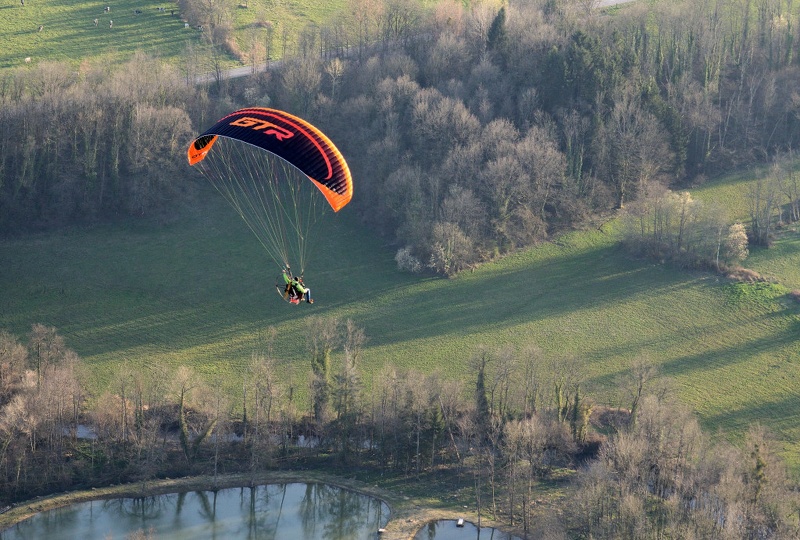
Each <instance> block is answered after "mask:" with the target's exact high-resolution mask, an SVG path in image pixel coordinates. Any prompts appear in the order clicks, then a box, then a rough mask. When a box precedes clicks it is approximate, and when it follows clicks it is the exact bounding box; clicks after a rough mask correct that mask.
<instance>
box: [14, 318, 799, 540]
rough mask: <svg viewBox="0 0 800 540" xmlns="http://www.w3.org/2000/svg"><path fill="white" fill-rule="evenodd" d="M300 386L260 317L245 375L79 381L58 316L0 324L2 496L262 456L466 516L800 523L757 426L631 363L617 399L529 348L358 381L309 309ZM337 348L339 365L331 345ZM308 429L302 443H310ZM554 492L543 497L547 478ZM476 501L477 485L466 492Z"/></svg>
mask: <svg viewBox="0 0 800 540" xmlns="http://www.w3.org/2000/svg"><path fill="white" fill-rule="evenodd" d="M307 324H308V328H309V329H314V331H311V332H308V333H307V336H308V339H307V341H306V347H307V351H308V358H309V360H310V362H309V365H308V368H307V373H308V377H307V381H308V385H309V390H310V391H309V395H310V401H309V402H307V403H302V402H298V400H297V399H296V398H295V397H294V394H295V389H294V388H292V387H290V386H288V385H287V384H286V383H284V382H282V381H281V380H280V377H278V376H277V373H276V368H275V361H276V359H275V358H274V356H273V355H272V353H271V350H272V348H273V345H274V343H275V340H277V339H281V336H277V335H276V332H275V331H274V329H268V330H267V331H266V332H265V335H264V339H263V348H261V349H260V350H257V351H253V355H252V358H251V362H250V365H249V368H248V369H247V371H246V372H245V373H243V374H242V378H241V380H240V381H234V382H233V386H238V387H239V388H240V391H239V392H233V391H231V386H232V385H231V381H227V382H226V384H223V383H222V381H206V380H203V378H202V377H200V376H199V375H198V374H197V373H195V372H194V371H193V370H192V369H191V368H190V367H188V366H181V367H179V368H178V369H177V371H176V372H167V371H166V370H165V369H163V368H160V367H159V366H158V365H157V364H154V365H152V366H150V367H148V368H145V369H128V368H122V369H120V370H119V371H118V372H117V373H116V374H115V375H114V377H113V381H112V383H111V384H110V385H109V387H108V389H107V390H106V391H104V392H103V393H102V394H100V395H94V396H92V395H89V392H88V389H87V388H86V387H85V385H84V384H83V383H82V382H81V380H82V378H83V377H82V373H81V371H82V369H83V368H82V365H81V360H80V358H79V357H78V355H77V354H75V352H74V351H71V350H70V349H69V348H68V347H66V345H65V342H64V339H63V337H61V336H60V335H59V333H58V331H57V330H56V329H55V328H52V327H47V326H45V325H41V324H35V325H33V326H32V328H31V331H30V332H29V334H28V335H27V336H25V338H23V339H19V338H18V337H16V336H13V335H11V334H9V333H8V332H0V407H2V412H3V414H2V415H0V445H2V446H1V448H2V453H1V454H0V496H2V501H3V502H4V503H5V504H9V503H13V502H15V501H18V500H24V499H26V498H31V497H33V496H35V495H40V494H46V493H52V492H56V491H61V490H64V489H74V488H76V487H78V488H80V487H88V486H93V485H107V484H118V483H123V482H146V481H147V480H151V479H157V478H176V477H182V476H186V475H198V474H205V475H209V476H213V477H216V476H217V475H221V474H226V473H233V472H237V473H248V472H250V473H256V472H259V471H263V470H269V469H275V468H306V467H315V466H317V467H327V468H330V467H331V466H339V467H343V468H344V469H346V470H349V471H353V470H361V471H363V470H369V469H374V470H376V471H381V473H382V475H383V474H385V475H387V477H390V476H392V475H399V476H401V477H404V478H408V479H412V480H416V481H417V482H419V483H421V484H422V485H424V484H425V483H427V482H430V481H431V479H432V478H436V477H446V478H449V480H448V481H449V482H451V483H452V485H454V486H463V485H466V487H467V489H468V490H469V491H470V492H471V493H474V498H473V501H474V504H475V506H476V509H477V512H478V513H479V514H480V513H483V514H484V515H485V516H489V517H492V518H493V519H495V520H500V521H502V522H504V523H507V524H508V525H509V526H511V527H516V528H517V530H519V531H521V532H522V533H523V534H526V535H532V536H533V537H535V538H554V539H555V538H567V537H570V538H589V537H591V538H653V537H679V538H794V537H796V535H797V534H798V532H799V529H798V525H799V523H798V517H800V516H799V515H798V512H799V511H800V499H798V496H797V492H796V490H795V486H794V484H793V483H792V482H791V481H790V479H789V476H788V475H787V471H786V468H785V466H784V464H783V463H782V462H781V460H780V459H779V458H778V457H777V455H776V452H775V449H776V448H775V443H774V441H773V440H772V439H771V438H770V436H769V434H768V433H767V432H766V431H765V430H764V429H763V428H761V427H759V426H753V427H752V428H751V429H750V430H749V432H748V434H747V436H746V438H745V440H744V441H743V442H742V444H740V445H737V446H734V445H731V444H729V443H727V442H725V441H712V439H711V438H710V437H709V436H708V435H706V434H704V433H703V432H702V430H701V429H700V427H699V425H698V423H697V420H696V419H695V418H694V416H693V415H692V414H691V412H690V411H688V410H687V409H686V408H685V407H684V406H682V405H680V404H679V403H677V402H676V401H675V400H674V399H673V398H670V397H669V396H670V395H671V392H670V391H669V387H668V383H667V381H666V379H664V378H662V377H661V376H659V374H658V371H657V369H656V368H655V367H654V366H653V365H651V364H650V363H649V362H648V361H647V360H646V359H644V358H637V359H635V360H634V361H632V362H631V365H630V369H629V372H628V373H627V374H626V375H625V376H624V377H623V378H622V379H620V381H619V387H620V388H619V391H620V392H621V393H622V394H623V395H625V396H627V398H626V399H627V400H628V407H626V408H622V409H611V408H608V407H602V406H600V405H598V404H596V403H594V402H593V400H592V399H591V397H590V396H585V395H583V394H582V392H581V381H580V378H579V375H577V374H578V371H577V370H575V369H572V367H571V366H570V365H569V364H564V363H563V362H555V361H553V360H552V359H549V358H547V357H546V356H545V355H543V354H542V353H541V351H539V350H538V349H537V348H536V347H535V346H530V347H527V348H526V349H524V350H513V349H512V348H508V347H500V348H496V349H491V348H480V349H479V350H476V351H475V352H474V354H473V357H472V358H471V359H470V360H469V365H470V366H471V370H470V373H469V374H466V375H465V377H463V378H462V379H459V380H453V379H443V378H442V377H441V376H440V375H439V374H438V373H436V372H434V373H421V372H418V371H415V370H409V371H399V370H397V369H396V368H394V367H393V366H392V365H386V366H384V368H383V370H382V373H381V374H380V375H381V376H380V378H379V381H380V382H379V383H377V385H376V386H375V387H374V388H372V390H371V391H369V392H368V391H366V389H365V385H364V382H363V377H362V374H361V370H360V356H361V354H362V351H363V345H364V343H365V341H366V339H367V336H366V335H365V333H364V331H363V329H361V328H359V327H358V326H357V325H355V324H354V323H353V322H352V321H350V320H347V321H340V320H338V319H335V318H327V319H326V318H319V317H312V318H310V319H309V320H308V321H307ZM334 358H336V360H334ZM309 441H310V442H309ZM548 483H550V485H553V484H555V485H560V486H561V487H562V488H563V489H565V490H566V493H565V495H563V496H562V497H561V498H559V500H557V501H548V502H546V503H545V502H543V501H542V499H541V497H542V494H541V493H542V492H541V490H542V487H543V485H548ZM471 498H472V497H471Z"/></svg>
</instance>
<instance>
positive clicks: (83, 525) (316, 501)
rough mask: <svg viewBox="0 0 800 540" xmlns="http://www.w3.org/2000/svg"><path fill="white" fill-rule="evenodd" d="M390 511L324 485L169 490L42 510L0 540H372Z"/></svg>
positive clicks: (375, 502) (373, 501) (371, 500)
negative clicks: (147, 539) (132, 538)
mask: <svg viewBox="0 0 800 540" xmlns="http://www.w3.org/2000/svg"><path fill="white" fill-rule="evenodd" d="M388 519H389V507H388V506H387V505H386V504H385V503H383V502H382V501H380V500H378V499H374V498H372V497H369V496H366V495H361V494H360V493H356V492H353V491H348V490H346V489H342V488H339V487H336V486H331V485H327V484H304V483H290V484H270V485H264V486H256V487H253V488H249V487H248V488H227V489H221V490H219V491H216V492H214V491H195V492H188V493H171V494H168V495H157V496H153V497H142V498H123V499H110V500H99V501H90V502H85V503H78V504H74V505H71V506H66V507H64V508H58V509H55V510H49V511H46V512H41V513H39V514H37V515H35V516H33V517H32V518H30V519H28V520H25V521H23V522H22V523H19V524H17V525H15V526H13V527H11V528H9V529H7V530H5V531H3V532H0V540H22V539H25V540H27V539H31V540H33V539H36V540H60V539H64V540H72V539H74V538H100V539H104V540H105V539H111V540H117V539H120V540H123V539H125V538H126V537H127V536H128V535H131V534H133V533H136V532H138V531H142V532H144V533H146V534H149V535H150V536H151V537H153V538H158V539H159V540H166V539H169V540H190V539H191V540H195V539H204V538H208V539H219V540H222V539H225V540H227V539H255V538H258V539H262V538H263V539H277V538H308V539H320V540H350V539H360V538H364V539H367V538H369V539H374V538H375V537H376V536H377V534H376V533H377V530H378V529H379V528H381V527H384V526H385V525H386V522H387V521H388Z"/></svg>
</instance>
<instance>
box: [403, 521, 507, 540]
mask: <svg viewBox="0 0 800 540" xmlns="http://www.w3.org/2000/svg"><path fill="white" fill-rule="evenodd" d="M414 540H522V539H521V538H520V537H519V536H514V535H512V534H509V533H506V532H503V531H500V530H498V529H494V528H492V527H481V528H480V529H478V527H477V525H474V524H473V523H470V522H468V521H466V522H464V524H463V525H462V526H459V525H458V522H457V521H455V520H452V519H443V520H440V521H434V522H433V523H428V524H427V525H425V526H424V527H422V529H420V530H419V532H418V533H417V535H416V536H414Z"/></svg>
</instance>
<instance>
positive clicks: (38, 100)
mask: <svg viewBox="0 0 800 540" xmlns="http://www.w3.org/2000/svg"><path fill="white" fill-rule="evenodd" d="M214 5H215V6H218V8H217V9H216V10H207V11H205V12H203V13H195V12H192V11H191V10H189V13H188V14H189V16H191V17H195V22H198V23H199V24H201V25H202V24H206V25H208V27H209V28H210V29H211V30H209V31H208V34H207V40H206V41H207V45H206V49H205V50H202V51H200V50H191V49H187V53H186V54H187V62H186V65H187V66H192V67H191V68H186V69H183V70H181V69H179V68H177V67H174V66H167V65H164V64H162V63H160V62H158V60H157V59H155V58H148V57H146V56H144V55H137V56H136V57H135V58H133V59H132V60H131V61H130V62H129V63H128V64H126V65H123V66H118V67H113V66H104V65H91V64H86V65H82V66H81V68H80V70H78V71H77V72H76V71H72V70H70V69H69V68H68V67H67V66H65V65H63V64H51V63H42V64H39V65H37V66H34V67H25V68H21V69H18V70H8V71H5V72H3V73H2V74H0V103H2V109H1V110H0V115H2V116H1V117H0V156H2V157H0V160H2V161H0V231H4V232H6V233H8V232H14V231H24V230H35V229H41V228H48V227H56V226H60V225H63V224H71V223H91V222H93V221H97V220H113V219H123V218H126V217H129V216H144V215H149V216H155V217H157V218H159V219H169V216H170V215H171V214H174V213H175V212H176V208H177V206H178V205H179V204H180V203H181V202H182V201H183V202H186V201H191V197H190V194H189V193H187V192H190V191H191V186H192V182H193V181H195V180H194V177H193V175H192V173H191V171H190V170H189V168H188V167H187V166H186V165H185V160H184V159H185V158H184V156H183V153H184V152H185V148H184V147H185V145H186V144H187V141H188V140H189V139H190V137H191V134H192V133H197V132H200V131H202V130H203V129H204V128H205V127H206V126H208V125H209V124H211V123H213V121H214V119H216V118H218V117H219V116H221V115H222V114H224V113H226V112H229V111H230V110H232V109H233V108H234V107H237V106H245V105H259V106H270V107H275V108H282V109H285V110H290V111H292V112H293V113H295V114H297V115H299V116H301V117H305V118H308V119H310V120H311V121H312V122H314V123H316V124H317V125H319V126H321V127H322V128H323V130H324V131H326V133H329V134H330V135H331V137H332V138H333V139H334V140H336V141H338V145H339V146H340V147H341V148H342V150H343V153H344V155H345V156H346V158H347V159H348V162H349V163H350V166H351V169H352V170H353V172H354V177H355V178H356V193H357V196H356V198H355V200H354V207H355V209H356V211H357V212H358V213H359V214H360V215H361V217H362V218H363V220H364V223H365V224H366V225H368V226H369V227H371V228H372V229H373V230H375V231H376V233H377V234H381V235H383V236H385V237H386V238H387V239H388V240H389V241H390V242H392V243H394V244H395V245H396V246H397V258H398V264H399V265H400V266H401V267H402V268H405V269H408V270H411V271H421V270H432V271H435V272H437V273H441V274H445V275H452V274H455V273H457V272H458V271H460V270H462V269H465V268H470V267H472V266H474V265H475V264H478V263H480V262H481V261H485V260H490V259H492V258H494V257H496V256H499V255H502V254H504V253H508V252H510V251H512V250H514V249H516V248H519V247H524V246H529V245H533V244H536V243H538V242H541V241H543V240H545V239H547V238H548V237H549V236H551V235H553V234H554V233H556V232H557V231H561V230H566V229H569V228H574V227H579V226H581V224H584V223H586V222H587V221H588V220H591V219H597V218H598V217H600V216H604V215H607V214H608V213H609V212H614V211H616V210H619V209H626V208H627V209H630V208H631V207H632V206H633V209H632V211H633V212H645V215H648V216H649V215H650V214H647V212H649V211H650V210H648V208H652V207H654V206H657V207H659V208H661V209H663V208H672V207H673V206H674V205H664V204H659V203H658V202H657V201H658V200H659V198H660V197H663V194H664V189H665V188H667V189H669V190H671V191H674V192H679V191H680V190H681V189H682V188H686V187H689V186H697V185H699V184H702V182H704V180H705V179H707V178H710V177H713V176H715V175H719V174H721V173H723V172H725V171H730V170H734V169H737V168H741V167H745V166H751V165H754V164H762V163H774V164H775V167H774V168H775V171H776V172H775V174H774V175H771V181H770V182H767V183H765V185H764V189H763V190H760V191H759V193H757V194H753V209H752V211H751V217H752V218H753V219H752V220H751V221H752V223H751V225H750V228H749V230H748V231H747V234H748V237H749V239H750V241H751V242H754V243H756V244H762V245H768V244H769V241H770V235H771V233H772V229H773V227H774V224H775V223H776V222H791V221H795V220H797V218H798V217H800V212H799V211H798V207H799V205H798V200H800V184H799V183H798V179H797V178H796V175H794V173H793V172H792V171H793V167H792V164H793V163H794V156H793V153H792V149H793V147H794V146H795V145H796V140H797V138H798V136H800V131H799V129H798V114H799V113H800V98H798V94H797V90H796V88H797V87H798V84H797V82H798V81H797V80H798V77H799V76H800V74H799V73H798V59H797V58H798V55H797V54H795V50H796V49H797V47H798V43H800V40H798V39H796V34H797V32H798V30H797V28H796V27H795V25H793V24H792V20H793V17H794V16H795V15H796V13H794V12H793V11H792V10H793V9H794V8H793V6H792V4H791V3H789V4H785V3H783V2H780V1H770V0H759V1H758V2H754V1H753V0H737V1H735V2H724V3H723V2H718V1H715V0H705V1H703V2H701V3H687V2H658V3H655V4H651V3H646V2H639V3H634V4H632V5H628V6H626V7H624V8H623V9H618V10H615V11H613V12H612V13H611V14H608V13H605V12H601V11H598V10H595V9H591V8H592V5H591V3H583V2H574V3H571V2H566V3H555V2H549V1H525V2H514V3H513V5H512V6H508V7H502V8H501V9H499V10H498V9H497V7H495V6H493V5H489V4H481V3H476V4H470V5H469V6H468V7H465V6H464V5H463V4H462V3H458V2H450V1H443V2H437V3H436V4H435V7H433V8H426V9H423V8H422V7H420V6H419V5H418V4H417V3H415V2H409V1H400V0H392V1H389V2H385V3H382V2H375V1H370V0H354V1H353V3H352V10H351V12H350V14H349V15H347V16H345V15H343V16H342V17H340V18H339V19H336V20H335V21H332V22H331V23H330V24H329V25H328V26H323V27H311V28H308V29H306V31H305V33H304V34H303V35H301V36H300V37H299V39H298V40H297V41H298V46H297V48H296V50H295V51H291V53H292V54H288V53H287V55H288V56H289V58H290V59H287V61H285V62H284V63H282V64H280V65H275V66H273V67H272V69H269V70H267V71H265V72H260V73H255V74H253V75H252V76H251V77H248V78H246V80H238V79H234V80H226V79H225V78H224V77H222V72H221V71H220V69H221V68H220V66H219V63H218V60H219V58H220V56H221V55H222V54H223V52H225V51H228V52H230V51H231V50H232V51H233V52H234V53H235V54H237V55H239V56H240V57H241V58H242V60H243V61H245V60H246V61H248V62H250V63H252V65H253V66H255V65H257V64H261V63H263V62H266V61H267V56H266V55H267V54H268V52H269V51H271V50H274V49H275V48H281V41H283V48H285V37H284V38H281V36H279V35H277V34H276V32H274V29H271V27H269V25H265V26H264V28H261V27H260V26H258V27H257V28H256V29H255V30H256V31H260V30H263V34H259V39H255V38H254V39H253V40H252V41H251V42H250V43H251V47H250V49H249V50H242V47H240V46H235V45H231V43H232V39H231V37H230V29H229V25H230V23H229V19H228V18H226V17H225V12H224V7H225V6H226V5H227V4H225V3H222V2H217V3H214ZM187 9H188V8H187ZM688 12H691V13H692V16H691V17H686V16H685V14H686V13H688ZM212 15H213V16H212ZM203 58H209V59H210V60H207V61H203V60H202V59H203ZM199 66H202V68H201V67H199ZM201 71H213V72H214V73H215V74H216V75H217V78H216V82H215V83H212V84H211V85H210V86H207V87H202V86H196V85H194V84H193V83H192V81H193V80H194V77H195V76H196V75H197V73H198V72H201ZM187 83H188V84H187ZM180 179H183V180H180ZM643 201H644V202H643ZM653 201H656V202H653ZM636 202H639V203H640V204H639V205H638V206H636V205H635V204H634V203H636ZM642 208H644V210H643V209H642ZM685 209H686V208H685V207H684V208H683V210H685ZM675 211H676V212H680V211H681V209H680V208H678V210H675ZM695 214H697V212H695ZM669 221H672V222H675V221H677V219H672V220H669ZM697 222H698V225H697V227H696V230H693V231H692V234H691V235H689V236H692V235H694V237H696V238H697V239H698V240H707V241H706V242H699V243H698V244H692V245H687V244H685V243H681V242H678V243H677V244H676V243H675V242H672V241H669V240H664V238H662V237H660V236H659V235H658V234H655V235H650V234H648V232H647V231H643V232H642V234H641V235H640V236H642V237H643V238H640V239H639V240H645V241H646V243H647V245H648V246H649V249H651V250H652V251H656V252H659V253H662V252H666V253H667V255H669V256H671V257H674V258H676V259H678V260H681V259H687V258H688V261H685V260H684V261H683V262H685V263H686V264H691V265H700V266H703V265H709V263H710V262H711V261H714V262H715V263H716V264H717V266H719V262H720V260H719V258H720V252H721V251H723V250H721V249H720V245H721V242H719V241H718V240H717V237H718V236H719V234H717V233H718V231H719V230H721V229H722V228H726V229H727V227H729V226H731V225H734V224H732V223H727V222H726V217H725V216H724V215H720V214H719V213H716V214H714V215H708V216H705V217H703V219H699V218H698V220H697ZM709 231H711V232H710V233H709ZM677 234H678V235H679V236H681V237H683V236H685V235H684V234H683V231H678V233H677ZM651 244H655V245H651ZM687 246H688V248H687ZM734 251H735V250H734ZM687 252H688V253H689V255H688V257H687V255H686V254H687ZM662 254H663V253H662ZM731 262H735V261H731Z"/></svg>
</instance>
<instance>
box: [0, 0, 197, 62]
mask: <svg viewBox="0 0 800 540" xmlns="http://www.w3.org/2000/svg"><path fill="white" fill-rule="evenodd" d="M106 7H110V8H111V10H110V11H109V12H107V11H105V8H106ZM159 8H164V11H160V10H159ZM136 10H138V11H141V13H139V14H137V13H135V11H136ZM172 11H174V15H173V14H172ZM95 19H97V26H95V24H94V20H95ZM112 21H113V27H112V26H111V22H112ZM40 26H41V27H42V29H41V31H40V30H39V27H40ZM0 43H2V44H3V46H2V47H0V69H3V68H9V67H16V66H21V65H25V59H26V58H30V59H31V63H39V62H45V61H48V62H61V63H67V64H70V65H72V66H75V67H76V68H77V66H78V65H79V64H80V63H81V62H82V61H83V60H85V59H95V60H96V59H101V58H102V59H105V60H106V61H108V62H119V61H123V60H126V59H128V58H130V56H131V55H132V54H133V53H134V52H135V51H142V52H145V53H148V54H151V55H153V56H156V57H159V58H161V59H164V60H166V61H169V62H174V63H179V62H180V61H181V60H182V59H183V58H184V57H185V53H184V51H185V50H186V46H187V44H189V43H193V44H197V43H200V31H199V30H197V29H195V28H185V27H184V22H183V21H182V20H181V18H180V16H179V14H178V8H177V4H176V3H175V2H170V1H163V2H160V1H156V0H110V1H106V2H102V1H86V0H25V5H24V6H22V5H21V4H20V2H19V0H6V2H5V3H4V5H3V6H0Z"/></svg>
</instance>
